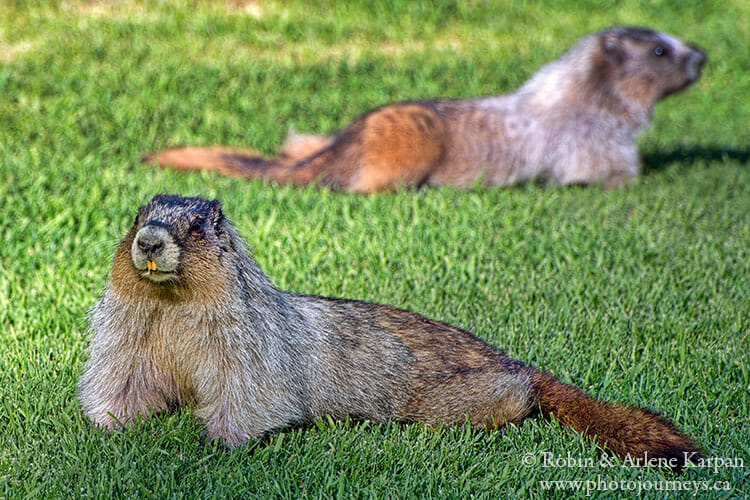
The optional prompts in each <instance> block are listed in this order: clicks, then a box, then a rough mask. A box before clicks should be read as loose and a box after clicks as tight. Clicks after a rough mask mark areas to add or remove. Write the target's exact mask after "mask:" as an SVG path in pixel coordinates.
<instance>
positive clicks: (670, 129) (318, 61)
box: [0, 0, 750, 498]
mask: <svg viewBox="0 0 750 500" xmlns="http://www.w3.org/2000/svg"><path fill="white" fill-rule="evenodd" d="M243 4H244V5H243ZM748 19H750V6H748V5H747V4H746V3H745V2H740V1H733V2H732V1H730V2H718V1H717V2H682V3H679V4H675V6H674V7H671V6H670V4H669V3H668V2H663V3H662V2H633V1H624V2H618V3H617V4H616V6H614V7H613V6H611V5H610V3H609V2H598V1H593V0H592V1H589V2H573V1H569V0H560V1H557V2H554V3H549V2H538V3H537V2H470V3H469V2H466V3H464V2H455V3H452V2H441V3H439V5H436V6H427V5H425V4H422V3H417V2H407V1H404V2H402V3H397V4H395V5H394V3H393V2H385V1H375V2H362V3H350V2H331V3H328V2H326V3H324V4H320V6H310V5H307V3H306V2H297V1H294V2H288V1H287V2H275V1H273V2H262V3H261V2H258V3H256V2H236V1H235V2H224V1H221V2H215V3H208V2H189V3H187V2H186V3H184V4H174V3H172V2H165V1H161V2H146V1H142V2H129V1H126V2H121V3H116V4H113V3H109V2H95V1H92V2H74V1H69V2H62V3H59V2H44V3H40V2H30V1H29V2H26V1H22V0H17V1H9V2H3V3H1V4H0V229H1V230H2V231H1V232H0V328H1V332H0V498H24V497H28V498H36V497H39V496H42V497H71V496H79V495H80V496H92V497H105V498H106V497H117V498H120V497H147V496H151V495H153V496H158V497H190V498H192V497H223V496H227V495H228V496H244V497H250V496H256V495H257V496H271V497H276V496H281V497H289V498H297V497H311V498H330V497H341V498H349V497H355V498H356V497H391V498H409V497H414V498H430V497H432V498H437V497H454V498H468V497H471V496H475V497H484V498H502V497H505V496H506V495H510V496H516V497H522V498H546V497H548V496H551V497H554V496H555V495H556V496H557V497H559V498H567V496H568V495H567V494H566V493H565V492H563V491H557V492H555V493H554V494H551V493H553V492H545V491H543V487H542V483H541V481H544V480H596V479H597V476H601V477H602V478H603V479H606V480H608V481H609V480H632V481H640V482H641V483H645V482H647V481H652V482H654V481H668V480H672V479H674V476H673V475H672V474H671V473H669V472H666V471H658V470H640V469H632V468H627V467H625V468H622V467H615V468H608V467H603V466H597V467H594V468H575V467H542V466H540V465H536V466H524V465H523V461H522V457H524V456H525V455H526V454H531V456H533V457H536V458H538V459H541V457H542V453H543V452H550V453H552V454H553V455H555V456H563V457H565V456H567V454H570V455H572V456H574V457H578V458H581V459H587V458H588V459H591V460H593V461H594V462H595V463H597V464H598V463H599V460H600V457H601V453H600V452H599V451H598V450H597V449H596V447H595V446H593V445H592V444H591V442H590V441H587V440H585V439H583V438H581V437H579V436H578V435H576V434H574V433H572V432H569V431H566V430H564V429H561V428H560V426H559V425H557V424H555V423H554V422H553V423H549V422H540V421H527V422H526V423H525V424H524V425H523V426H521V427H511V428H509V429H508V430H507V432H504V433H493V434H485V433H482V432H478V431H474V430H471V429H469V428H458V429H449V430H438V431H434V430H426V429H424V428H421V427H419V426H416V425H400V424H390V425H382V426H378V425H372V424H369V423H354V422H344V423H340V422H339V423H332V422H327V421H321V422H319V423H318V425H312V426H310V427H308V428H305V429H296V430H289V431H286V432H282V433H280V434H278V435H275V436H273V437H271V438H270V439H269V440H267V441H264V442H259V443H253V444H251V445H249V446H247V447H243V448H240V449H237V450H235V451H232V452H229V453H227V452H224V451H223V450H221V449H219V448H217V447H215V446H214V445H210V444H208V445H207V444H205V443H204V441H203V429H202V427H201V425H200V423H199V422H198V421H197V420H196V419H195V418H194V417H193V416H192V415H191V411H190V410H189V409H188V410H185V411H183V412H181V413H178V414H174V415H160V416H158V417H155V418H152V419H150V420H149V421H147V422H144V423H143V424H140V425H138V426H137V428H136V429H134V430H133V431H130V432H119V433H115V434H112V435H105V434H103V433H102V432H100V431H98V430H96V429H94V428H92V427H91V426H90V425H89V423H88V422H87V421H86V420H85V419H84V417H83V416H82V415H81V413H80V410H79V408H78V404H77V400H76V383H77V380H78V378H79V375H80V372H81V368H82V364H83V361H84V349H85V346H86V335H85V330H86V312H87V310H89V309H90V308H91V307H92V306H93V304H94V303H95V301H96V300H97V297H98V294H99V293H100V291H101V290H102V288H103V287H104V284H105V282H106V280H107V272H108V270H109V266H110V263H111V258H112V255H113V251H114V248H115V246H116V244H117V242H118V240H119V238H121V237H122V235H123V234H124V233H125V231H126V230H127V228H128V226H129V224H130V223H131V221H132V218H133V216H134V213H135V209H136V207H137V206H138V205H139V204H141V203H143V202H144V201H146V200H148V199H149V198H150V197H151V196H152V195H153V194H155V193H159V192H173V193H179V194H184V195H201V196H204V197H215V198H220V199H221V200H222V202H223V205H224V207H225V212H226V213H227V214H228V216H229V217H230V218H231V219H232V220H234V222H235V223H236V225H237V227H238V229H239V231H240V233H241V234H243V235H244V236H245V237H246V238H247V239H248V240H249V242H250V243H251V245H252V246H253V248H254V252H255V257H256V259H257V261H258V262H259V264H260V265H261V267H262V268H263V269H264V270H265V271H266V273H267V274H268V275H269V276H270V277H271V278H272V280H273V281H274V282H275V283H276V284H277V285H278V286H280V287H281V288H284V289H290V290H294V291H296V292H302V293H315V294H321V295H334V296H344V297H351V298H358V299H364V300H368V301H373V302H381V303H388V304H393V305H396V306H399V307H403V308H407V309H410V310H414V311H418V312H421V313H423V314H425V315H427V316H430V317H432V318H436V319H440V320H444V321H447V322H450V323H453V324H456V325H460V326H462V327H464V328H468V329H470V330H472V331H474V332H476V333H477V334H478V335H480V336H481V337H483V338H485V339H487V340H488V341H490V342H492V343H493V344H495V345H498V346H500V347H503V348H504V349H506V350H507V352H508V353H509V354H510V355H511V356H513V357H516V358H518V359H521V360H523V361H524V362H528V363H531V364H533V365H535V366H537V367H540V368H543V369H545V370H549V371H551V372H553V373H554V374H556V375H557V376H558V377H560V378H561V379H562V380H564V381H567V382H571V383H574V384H576V385H578V386H580V387H581V388H583V389H584V390H586V391H588V392H590V393H591V394H594V395H596V396H598V397H601V398H604V399H608V400H612V401H620V402H627V403H631V404H637V405H641V406H646V407H649V408H652V409H654V410H656V411H658V412H660V413H662V414H664V415H666V416H668V417H669V418H670V419H673V420H674V421H675V422H676V423H677V424H678V425H679V426H680V427H682V428H683V429H685V431H686V432H688V433H689V434H690V435H692V436H695V437H696V438H697V439H698V441H699V442H700V444H701V445H702V446H703V447H704V448H705V450H706V451H707V452H708V454H709V455H711V456H718V457H729V458H734V457H739V458H742V459H744V461H745V463H746V465H745V467H743V468H734V469H724V470H720V471H718V472H717V473H713V472H712V471H709V470H705V469H703V470H690V471H687V472H686V473H685V474H684V475H683V476H682V477H681V479H685V480H696V481H709V482H710V484H711V485H712V486H713V485H714V484H717V483H719V482H727V485H728V486H729V487H730V488H732V490H731V491H730V492H718V493H710V492H709V496H711V495H713V496H716V497H736V498H742V497H743V496H746V495H748V494H750V486H748V485H749V484H750V480H749V478H748V476H749V475H750V468H749V467H750V448H749V444H748V443H750V397H749V396H748V394H750V369H749V368H748V365H749V364H750V363H749V360H748V352H750V348H749V347H748V346H749V345H750V215H749V214H750V169H749V168H748V163H749V162H750V149H749V145H750V100H748V96H750V52H748V51H747V40H748V39H750V26H749V23H748ZM620 23H629V24H639V25H648V26H653V27H656V28H659V29H663V30H665V31H669V32H672V33H674V34H676V35H678V36H680V37H682V38H685V39H689V40H692V41H695V42H697V43H699V44H700V45H701V46H703V47H704V48H705V49H706V50H707V51H708V54H709V63H708V66H707V68H706V71H705V75H704V78H703V79H702V80H701V81H700V82H699V83H698V84H696V85H695V86H694V87H693V88H692V89H690V90H689V91H687V92H686V93H683V94H680V95H678V96H676V97H673V98H670V99H669V100H667V101H665V102H664V103H662V104H660V105H659V106H658V108H657V111H656V114H655V118H654V122H653V126H652V127H651V128H650V129H649V131H648V132H647V133H646V134H645V135H644V136H643V138H642V140H641V142H640V148H641V151H642V153H643V155H644V158H645V160H646V165H647V170H646V173H645V175H644V176H642V177H641V178H640V180H639V181H638V182H637V183H635V184H634V185H631V186H628V187H626V188H624V189H621V190H613V191H606V190H601V189H598V188H589V189H583V188H567V189H566V188H543V187H540V186H536V185H526V186H521V187H517V188H511V189H472V190H466V191H458V190H453V189H435V190H423V191H416V192H414V191H409V192H401V193H398V194H396V195H374V196H369V197H358V196H353V195H347V194H338V193H331V192H327V191H316V190H314V189H291V188H279V187H275V186H271V185H267V184H262V183H257V182H254V183H245V182H240V181H235V180H230V179H226V178H220V177H217V176H213V175H208V174H177V173H175V172H172V171H167V170H154V169H151V168H146V167H143V166H141V165H140V164H139V163H138V158H139V156H140V155H141V154H143V153H145V152H149V151H152V150H154V149H157V148H162V147H166V146H171V145H179V144H214V143H222V144H229V145H233V146H239V147H253V148H256V149H258V150H261V151H264V152H266V153H270V152H273V151H274V150H275V149H276V148H277V147H278V146H279V144H280V143H281V141H282V140H283V137H284V135H285V134H286V133H287V131H288V130H289V129H295V130H297V131H303V132H325V133H329V132H332V131H334V130H336V129H338V128H340V127H342V126H344V125H346V124H347V123H348V122H349V121H350V120H352V119H353V118H354V117H355V116H356V115H358V114H359V113H361V112H363V111H365V110H367V109H368V108H370V107H372V106H376V105H380V104H384V103H387V102H391V101H395V100H405V99H415V98H430V97H468V96H475V95H483V94H497V93H502V92H506V91H509V90H512V89H513V88H515V87H517V86H518V85H519V84H521V83H522V82H523V81H524V80H525V79H527V78H528V77H529V76H530V75H531V74H533V72H534V71H535V70H536V69H538V68H539V67H540V66H541V65H542V64H544V63H545V62H548V61H551V60H553V59H554V58H555V57H557V56H559V55H560V54H562V53H563V52H564V51H565V50H566V49H567V48H568V47H569V46H570V45H571V44H572V43H574V42H575V40H577V39H578V38H580V37H581V36H583V35H584V34H586V33H588V32H591V31H594V30H597V29H600V28H603V27H606V26H609V25H613V24H620ZM634 484H635V483H634ZM611 494H612V495H613V496H617V495H618V494H619V492H615V493H611ZM701 494H703V492H701ZM648 495H649V496H653V497H663V496H667V495H668V494H667V493H664V492H656V493H655V492H653V491H652V492H649V493H648Z"/></svg>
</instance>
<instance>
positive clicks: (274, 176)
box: [141, 147, 289, 184]
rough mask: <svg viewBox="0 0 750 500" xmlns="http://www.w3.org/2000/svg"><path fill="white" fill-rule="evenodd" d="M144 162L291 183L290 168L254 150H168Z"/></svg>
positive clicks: (143, 160) (180, 168) (217, 148)
mask: <svg viewBox="0 0 750 500" xmlns="http://www.w3.org/2000/svg"><path fill="white" fill-rule="evenodd" d="M141 161H142V162H143V163H153V164H156V165H159V166H161V167H172V168H175V169H177V170H210V171H214V172H218V173H220V174H222V175H228V176H231V177H241V178H243V179H268V180H272V181H276V182H279V183H282V184H283V183H285V182H288V181H289V179H288V177H289V175H288V174H289V165H286V164H283V163H281V162H277V161H275V160H272V159H269V158H265V157H263V156H261V155H259V154H257V153H254V152H252V151H240V150H235V149H229V148H223V147H212V148H193V147H187V148H174V149H167V150H164V151H160V152H158V153H154V154H151V155H148V156H144V157H143V158H141Z"/></svg>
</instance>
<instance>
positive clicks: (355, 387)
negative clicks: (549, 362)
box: [79, 195, 699, 469]
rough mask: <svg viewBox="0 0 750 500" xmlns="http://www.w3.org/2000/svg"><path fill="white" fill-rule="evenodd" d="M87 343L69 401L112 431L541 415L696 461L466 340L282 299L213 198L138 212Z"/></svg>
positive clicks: (642, 420)
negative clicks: (188, 422) (170, 425)
mask: <svg viewBox="0 0 750 500" xmlns="http://www.w3.org/2000/svg"><path fill="white" fill-rule="evenodd" d="M90 333H91V340H90V346H89V349H88V356H89V359H88V361H87V362H86V366H85V370H84V373H83V376H82V378H81V382H80V390H79V399H80V403H81V406H82V408H83V411H84V413H85V414H86V415H87V416H88V417H90V418H91V419H92V420H93V421H94V422H95V423H96V424H97V425H99V426H102V427H104V428H108V429H111V428H114V427H117V426H119V425H121V424H122V425H126V426H127V425H129V424H130V423H132V422H133V421H134V420H136V419H138V418H146V417H147V416H148V415H150V414H151V413H154V412H159V411H163V410H167V409H172V408H175V407H179V406H183V405H192V406H194V407H195V408H196V410H195V414H196V415H197V416H198V417H199V418H201V419H202V420H203V422H204V423H205V425H206V429H207V432H208V435H209V436H210V437H211V438H214V439H220V440H222V441H223V442H224V443H225V444H226V445H227V446H230V447H231V446H237V445H240V444H243V443H247V442H248V440H249V439H250V438H251V437H260V436H263V435H264V434H266V433H269V432H273V431H275V430H278V429H281V428H285V427H288V426H293V425H302V424H305V423H308V422H310V421H311V420H313V419H314V418H318V417H322V416H324V415H332V416H334V417H336V418H343V417H345V416H347V415H350V416H352V417H354V418H360V419H369V420H372V421H375V422H385V421H388V420H399V421H405V422H421V423H423V424H425V425H430V426H437V425H459V424H463V423H464V422H465V421H467V419H468V421H469V422H470V423H471V424H472V425H476V426H479V427H483V428H486V429H497V428H502V427H503V426H505V425H506V424H507V423H511V422H512V423H520V422H522V421H523V420H524V419H525V418H527V417H530V416H533V415H535V414H539V413H541V414H543V415H554V417H555V418H556V419H557V420H559V421H560V422H561V423H562V424H563V425H566V426H569V427H571V428H573V429H575V430H576V431H578V432H582V433H584V434H586V435H588V436H590V437H592V438H593V439H595V440H596V441H597V443H599V444H600V445H602V446H607V447H608V448H609V449H611V450H613V451H615V452H616V453H618V454H620V455H622V456H626V455H628V454H630V455H631V456H632V457H645V456H647V455H648V456H650V457H652V458H662V459H664V462H663V465H668V466H671V467H674V468H677V469H679V468H680V467H682V466H683V465H684V464H685V463H686V460H687V459H688V458H696V457H697V456H699V453H698V450H697V448H696V446H695V444H694V443H693V441H692V440H691V439H690V438H688V437H687V436H685V435H683V434H682V433H681V432H680V431H678V430H677V429H676V428H675V427H674V425H672V424H671V423H670V422H668V421H667V420H665V419H663V418H661V417H659V416H657V415H656V414H654V413H651V412H649V411H647V410H643V409H640V408H635V407H630V406H621V405H612V404H609V403H604V402H601V401H597V400H595V399H593V398H591V397H589V396H587V395H585V394H584V393H583V392H581V391H580V390H579V389H577V388H575V387H573V386H570V385H566V384H564V383H562V382H560V381H558V380H557V379H555V378H554V377H552V376H551V375H549V374H547V373H544V372H541V371H539V370H536V369H534V368H532V367H530V366H526V365H524V364H523V363H522V362H520V361H517V360H514V359H510V358H508V357H506V356H505V355H504V353H503V352H502V351H500V350H499V349H497V348H495V347H493V346H491V345H489V344H487V343H486V342H484V341H482V340H481V339H479V338H477V337H475V336H474V335H472V334H471V333H469V332H467V331H464V330H461V329H459V328H456V327H453V326H450V325H448V324H445V323H441V322H438V321H433V320H430V319H427V318H425V317H423V316H420V315H418V314H415V313H412V312H408V311H403V310H400V309H395V308H392V307H389V306H383V305H377V304H370V303H366V302H360V301H352V300H344V299H335V298H324V297H316V296H309V295H297V294H293V293H289V292H283V291H280V290H278V289H277V288H275V287H274V286H273V285H272V284H271V283H270V282H269V281H268V279H267V278H266V276H265V275H264V274H263V273H262V272H261V270H260V269H259V268H258V266H257V265H256V263H255V262H254V261H253V259H252V258H251V257H250V256H249V255H248V253H247V246H246V244H245V243H244V241H243V240H242V239H241V238H240V237H239V236H238V235H237V234H236V232H235V231H234V230H233V229H232V227H231V225H230V224H229V223H228V222H227V220H226V219H225V218H224V215H223V213H222V211H221V208H220V205H219V203H218V202H217V201H213V202H209V201H205V200H201V199H198V198H180V197H176V196H166V195H161V196H157V197H155V198H154V199H153V200H151V202H150V203H149V204H147V205H146V206H144V207H141V208H140V209H139V211H138V216H137V218H136V220H135V222H134V224H133V227H132V228H131V229H130V231H129V232H128V234H127V235H126V236H125V238H124V239H123V241H122V242H121V244H120V246H119V248H118V250H117V252H116V254H115V257H114V262H113V265H112V271H111V274H110V280H109V283H108V285H107V287H106V289H105V290H104V293H103V295H102V297H101V299H100V300H99V302H98V303H97V305H96V306H95V307H94V309H93V311H92V313H91V327H90ZM685 454H687V455H685Z"/></svg>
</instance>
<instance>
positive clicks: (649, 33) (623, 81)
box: [598, 27, 706, 104]
mask: <svg viewBox="0 0 750 500" xmlns="http://www.w3.org/2000/svg"><path fill="white" fill-rule="evenodd" d="M598 40H599V44H600V47H601V53H602V55H603V64H604V65H605V66H606V70H607V72H608V73H609V74H610V75H611V76H612V77H614V80H615V81H616V82H618V85H619V87H620V90H621V91H623V92H625V93H626V94H627V95H628V97H630V98H634V99H636V100H639V101H641V102H643V103H644V104H646V103H649V104H652V103H655V102H656V101H658V100H659V99H661V98H663V97H666V96H667V95H670V94H673V93H675V92H679V91H680V90H682V89H684V88H685V87H687V86H688V85H690V84H691V83H693V82H695V81H696V80H698V78H700V75H701V68H703V65H704V64H705V62H706V54H705V53H704V52H703V51H702V50H700V49H699V48H698V47H696V46H694V45H690V44H687V43H685V42H683V41H681V40H678V39H677V38H674V37H671V36H669V35H667V34H665V33H661V32H658V31H654V30H650V29H646V28H633V27H616V28H611V29H609V30H606V31H603V32H601V33H599V34H598Z"/></svg>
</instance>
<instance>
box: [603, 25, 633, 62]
mask: <svg viewBox="0 0 750 500" xmlns="http://www.w3.org/2000/svg"><path fill="white" fill-rule="evenodd" d="M599 44H600V46H601V49H602V54H603V55H604V59H605V60H606V61H608V62H610V63H612V64H616V65H620V64H622V63H624V62H625V59H627V54H626V53H625V52H626V51H625V47H623V43H622V37H621V36H620V34H619V33H616V32H613V31H608V32H605V33H603V34H602V35H601V37H600V38H599Z"/></svg>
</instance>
